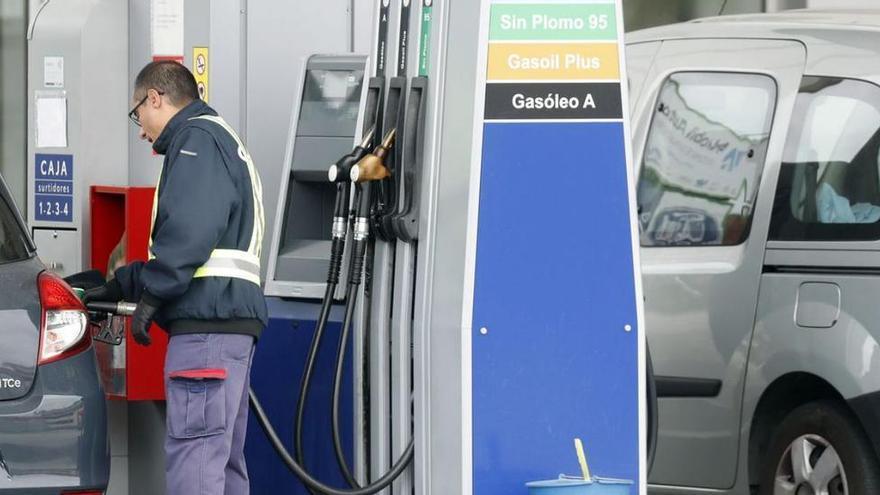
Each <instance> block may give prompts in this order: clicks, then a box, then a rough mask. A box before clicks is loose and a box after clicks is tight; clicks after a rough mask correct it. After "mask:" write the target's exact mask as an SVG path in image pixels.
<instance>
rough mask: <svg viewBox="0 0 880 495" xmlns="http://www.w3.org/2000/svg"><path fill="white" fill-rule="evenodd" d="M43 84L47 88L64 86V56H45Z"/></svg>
mask: <svg viewBox="0 0 880 495" xmlns="http://www.w3.org/2000/svg"><path fill="white" fill-rule="evenodd" d="M43 85H44V86H46V87H47V88H63V87H64V57H43Z"/></svg>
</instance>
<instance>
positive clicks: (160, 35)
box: [150, 0, 183, 57]
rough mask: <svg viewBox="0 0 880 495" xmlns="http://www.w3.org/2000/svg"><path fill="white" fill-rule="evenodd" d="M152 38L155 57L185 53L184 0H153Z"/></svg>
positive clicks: (151, 16)
mask: <svg viewBox="0 0 880 495" xmlns="http://www.w3.org/2000/svg"><path fill="white" fill-rule="evenodd" d="M150 40H151V44H152V50H153V56H154V57H155V56H172V57H173V56H182V55H183V0H152V3H151V4H150Z"/></svg>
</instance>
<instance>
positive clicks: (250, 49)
mask: <svg viewBox="0 0 880 495" xmlns="http://www.w3.org/2000/svg"><path fill="white" fill-rule="evenodd" d="M358 3H359V4H372V2H367V1H366V0H358ZM351 7H352V2H351V0H321V1H315V0H286V1H284V2H256V1H250V2H248V16H247V23H248V29H247V147H248V150H249V151H250V153H251V155H252V156H253V158H254V162H255V163H256V165H257V168H258V169H259V170H260V176H261V178H262V181H263V204H264V205H265V210H266V226H267V235H266V237H265V239H264V242H263V267H264V269H265V267H266V266H267V265H268V263H267V260H268V255H269V249H268V247H269V245H270V242H271V237H272V235H274V233H275V232H274V228H273V227H274V222H275V212H276V211H277V209H278V207H279V206H283V204H280V203H279V199H278V193H279V192H280V184H281V180H282V177H281V170H282V168H283V161H284V152H285V147H286V145H287V133H288V130H289V127H290V114H291V112H292V109H293V104H294V101H295V99H296V95H295V93H296V91H297V89H298V87H299V84H300V79H301V76H302V69H303V62H304V61H305V60H306V58H307V57H308V56H309V55H312V54H316V53H328V54H329V53H348V52H350V51H351V46H352V44H357V45H361V44H362V41H358V38H360V39H363V37H364V30H363V29H362V28H360V27H358V28H356V29H353V28H352V23H351V12H350V9H351ZM361 10H362V9H358V13H357V15H359V16H362V17H363V16H367V17H368V16H369V14H366V13H364V12H361ZM368 25H369V23H368ZM352 34H354V36H355V40H352ZM357 48H359V49H360V48H361V47H360V46H358V47H357Z"/></svg>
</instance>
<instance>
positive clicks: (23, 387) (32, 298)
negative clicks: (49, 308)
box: [0, 206, 43, 402]
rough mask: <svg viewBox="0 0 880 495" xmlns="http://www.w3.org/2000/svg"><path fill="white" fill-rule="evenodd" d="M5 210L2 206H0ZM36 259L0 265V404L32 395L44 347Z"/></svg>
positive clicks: (37, 261)
mask: <svg viewBox="0 0 880 495" xmlns="http://www.w3.org/2000/svg"><path fill="white" fill-rule="evenodd" d="M0 207H2V206H0ZM42 270H43V266H42V264H41V263H40V262H39V260H37V259H36V258H31V259H29V260H25V261H17V262H12V263H5V264H0V287H2V288H3V294H2V297H0V338H2V341H3V345H2V346H0V402H2V401H5V400H10V399H17V398H19V397H23V396H24V395H25V394H27V393H28V391H30V389H31V386H32V385H33V382H34V375H35V374H36V369H37V353H38V350H39V349H38V348H39V345H40V324H41V321H40V318H41V314H40V297H39V292H38V290H37V275H39V273H40V272H41V271H42Z"/></svg>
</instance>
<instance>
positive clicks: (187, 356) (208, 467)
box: [165, 333, 254, 495]
mask: <svg viewBox="0 0 880 495" xmlns="http://www.w3.org/2000/svg"><path fill="white" fill-rule="evenodd" d="M253 355H254V338H253V337H251V336H248V335H232V334H209V333H205V334H188V335H176V336H173V337H171V339H170V340H169V342H168V353H167V355H166V357H165V392H166V393H165V396H166V401H167V411H166V429H167V435H166V437H165V463H166V464H165V473H166V474H165V476H166V480H165V482H166V494H167V495H248V493H249V491H250V486H249V482H248V474H247V466H246V465H245V459H244V440H245V434H246V432H247V418H248V386H249V385H250V369H251V361H252V360H253Z"/></svg>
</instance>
